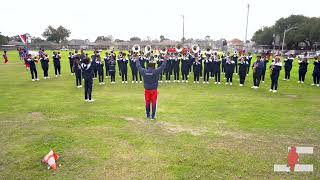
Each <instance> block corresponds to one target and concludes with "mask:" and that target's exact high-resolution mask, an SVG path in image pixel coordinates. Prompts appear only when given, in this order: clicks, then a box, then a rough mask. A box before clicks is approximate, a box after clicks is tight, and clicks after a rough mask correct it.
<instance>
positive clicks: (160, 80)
mask: <svg viewBox="0 0 320 180" xmlns="http://www.w3.org/2000/svg"><path fill="white" fill-rule="evenodd" d="M158 59H159V60H158V61H157V66H158V68H159V67H161V65H162V63H163V60H164V59H163V55H162V54H160V55H159V57H158ZM162 75H163V71H162V72H161V73H160V74H159V82H160V83H162Z"/></svg>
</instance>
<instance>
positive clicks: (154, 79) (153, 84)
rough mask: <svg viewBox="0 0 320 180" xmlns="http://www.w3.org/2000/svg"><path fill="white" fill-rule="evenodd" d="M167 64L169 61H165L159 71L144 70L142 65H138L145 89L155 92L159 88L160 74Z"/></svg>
mask: <svg viewBox="0 0 320 180" xmlns="http://www.w3.org/2000/svg"><path fill="white" fill-rule="evenodd" d="M166 64H167V61H163V63H162V65H161V66H160V67H159V68H157V69H153V68H147V69H144V68H142V67H141V64H140V63H136V65H137V68H138V71H139V72H140V74H141V76H142V77H143V81H144V89H146V90H154V89H157V88H158V80H159V74H160V73H162V71H163V69H164V67H165V66H166Z"/></svg>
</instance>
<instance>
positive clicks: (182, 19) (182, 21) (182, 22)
mask: <svg viewBox="0 0 320 180" xmlns="http://www.w3.org/2000/svg"><path fill="white" fill-rule="evenodd" d="M181 16H182V44H184V15H181Z"/></svg>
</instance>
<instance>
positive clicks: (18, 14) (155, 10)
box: [0, 0, 320, 41]
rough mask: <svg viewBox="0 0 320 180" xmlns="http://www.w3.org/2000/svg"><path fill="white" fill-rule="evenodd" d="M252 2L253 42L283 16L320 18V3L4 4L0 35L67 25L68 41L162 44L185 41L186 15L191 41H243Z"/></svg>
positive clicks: (103, 0)
mask: <svg viewBox="0 0 320 180" xmlns="http://www.w3.org/2000/svg"><path fill="white" fill-rule="evenodd" d="M49 2H50V3H49ZM187 2H188V3H187ZM248 3H249V4H250V13H249V28H248V39H251V37H252V35H253V33H254V32H255V31H256V30H257V29H259V28H261V27H262V26H270V25H272V24H274V22H275V21H276V20H277V19H279V18H281V17H287V16H289V15H291V14H303V15H306V16H315V17H319V16H320V10H319V8H320V0H303V1H296V0H294V1H293V0H292V1H289V0H288V1H284V0H216V1H213V0H195V1H192V0H188V1H186V0H112V1H107V0H87V1H70V0H54V1H40V0H38V1H37V0H28V1H25V0H2V1H1V7H0V17H1V25H0V32H2V34H3V35H8V36H13V35H17V34H23V33H30V34H31V35H32V36H41V34H42V32H43V31H44V30H45V28H46V27H47V26H48V25H53V26H54V27H57V26H59V25H63V26H65V27H66V28H68V29H69V30H71V36H70V37H69V39H74V38H75V39H90V40H91V41H94V40H95V38H96V37H97V36H100V35H104V36H107V35H113V37H115V38H119V39H124V40H128V39H129V38H130V37H132V36H138V37H140V38H142V39H147V37H148V36H150V37H151V38H152V39H159V36H160V35H161V34H163V35H164V36H165V37H167V38H169V39H174V40H180V39H181V38H182V17H181V15H182V14H184V16H185V37H186V38H194V39H195V38H204V37H205V36H206V35H209V36H211V38H212V39H220V38H226V39H228V40H230V39H232V38H239V39H241V40H244V38H245V24H246V13H247V4H248Z"/></svg>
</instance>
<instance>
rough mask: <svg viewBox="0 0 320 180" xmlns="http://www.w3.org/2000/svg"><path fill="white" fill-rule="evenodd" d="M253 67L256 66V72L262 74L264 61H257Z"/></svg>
mask: <svg viewBox="0 0 320 180" xmlns="http://www.w3.org/2000/svg"><path fill="white" fill-rule="evenodd" d="M252 67H256V69H255V73H257V74H261V73H262V71H263V69H264V62H262V61H261V60H260V61H256V62H254V63H253V65H252Z"/></svg>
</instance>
